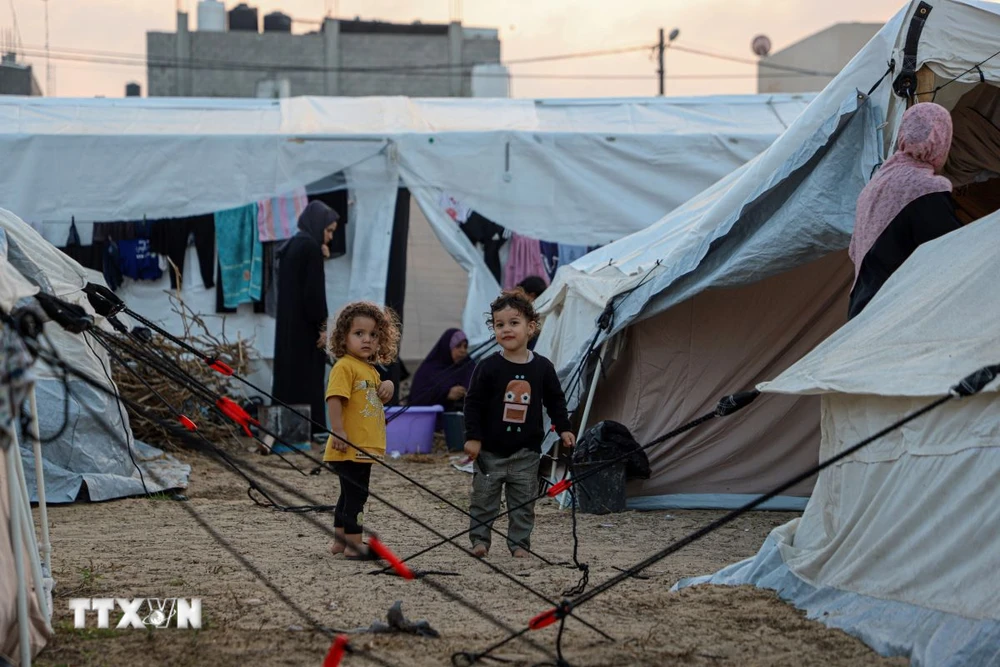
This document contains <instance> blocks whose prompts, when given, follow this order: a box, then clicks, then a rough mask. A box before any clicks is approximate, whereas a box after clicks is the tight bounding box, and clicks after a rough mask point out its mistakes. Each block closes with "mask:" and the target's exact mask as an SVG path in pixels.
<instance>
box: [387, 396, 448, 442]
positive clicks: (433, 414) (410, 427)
mask: <svg viewBox="0 0 1000 667" xmlns="http://www.w3.org/2000/svg"><path fill="white" fill-rule="evenodd" d="M404 410H405V412H403V411H404ZM399 412H402V413H403V414H401V415H399V416H398V417H396V416H395V415H396V414H397V413H399ZM441 412H444V408H442V407H441V406H440V405H433V406H414V407H406V408H403V407H391V408H386V411H385V419H386V422H388V423H387V424H386V427H385V451H386V453H388V454H392V453H393V452H399V453H400V454H430V453H431V449H433V447H434V427H435V426H436V425H437V418H438V414H439V413H441ZM389 420H392V421H389Z"/></svg>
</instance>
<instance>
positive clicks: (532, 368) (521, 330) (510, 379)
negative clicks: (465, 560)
mask: <svg viewBox="0 0 1000 667" xmlns="http://www.w3.org/2000/svg"><path fill="white" fill-rule="evenodd" d="M489 325H490V328H491V329H492V330H493V334H494V335H495V336H496V340H497V342H498V343H499V344H500V347H501V348H502V349H501V351H500V352H498V353H496V354H494V355H492V356H489V357H486V358H485V359H483V360H482V361H480V362H479V365H478V366H476V371H475V373H474V374H473V376H472V384H471V386H470V387H469V391H468V394H467V395H466V397H465V440H466V442H465V453H466V454H468V455H469V456H470V457H471V458H472V459H474V460H475V461H476V463H475V467H476V470H475V473H474V475H473V478H472V500H471V503H470V507H469V513H470V514H471V515H472V517H473V518H472V521H471V525H472V530H471V531H470V533H469V537H470V539H471V540H472V551H473V553H475V554H476V555H477V556H479V557H481V558H482V557H484V556H486V555H487V554H488V553H489V548H490V527H492V525H493V521H494V520H495V519H496V515H497V514H498V513H499V511H500V494H501V492H502V491H503V489H504V487H505V486H506V489H507V491H506V495H507V507H508V508H510V510H511V512H510V514H509V515H508V523H509V526H508V529H507V547H508V548H509V549H510V551H511V554H512V555H513V556H514V557H515V558H524V557H526V556H528V551H527V549H530V548H531V531H532V529H533V528H534V527H535V503H534V500H533V499H534V498H535V496H537V495H538V467H539V462H540V457H541V447H542V440H543V439H544V438H545V431H544V428H543V425H542V405H543V404H544V406H545V409H546V410H547V411H548V413H549V418H550V419H551V420H552V424H553V425H554V426H555V428H556V431H557V432H558V433H559V434H560V436H561V437H562V441H563V443H564V444H565V445H566V446H567V447H572V446H573V445H574V444H576V438H575V437H574V435H573V433H572V431H571V430H570V429H571V428H572V427H571V426H570V423H569V416H568V415H567V414H566V397H565V396H564V395H563V392H562V387H561V386H560V385H559V378H558V377H556V370H555V367H553V365H552V362H551V361H549V360H548V359H546V358H544V357H541V356H538V355H536V354H535V353H534V352H532V351H530V350H529V349H528V341H530V340H531V339H532V337H533V336H534V335H535V334H536V333H537V332H538V315H537V313H535V309H534V307H533V306H532V304H531V301H530V300H529V299H528V297H527V296H526V295H525V293H524V292H523V290H516V291H514V292H505V293H504V294H503V295H501V296H500V297H499V298H498V299H497V300H495V301H494V302H493V303H492V304H491V305H490V321H489ZM521 505H524V506H523V507H521Z"/></svg>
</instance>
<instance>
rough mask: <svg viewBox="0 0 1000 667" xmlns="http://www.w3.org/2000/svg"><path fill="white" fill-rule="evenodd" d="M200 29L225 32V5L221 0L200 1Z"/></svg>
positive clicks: (201, 30)
mask: <svg viewBox="0 0 1000 667" xmlns="http://www.w3.org/2000/svg"><path fill="white" fill-rule="evenodd" d="M198 30H199V31H200V32H225V31H226V7H225V5H223V4H222V3H221V2H219V0H201V2H199V3H198Z"/></svg>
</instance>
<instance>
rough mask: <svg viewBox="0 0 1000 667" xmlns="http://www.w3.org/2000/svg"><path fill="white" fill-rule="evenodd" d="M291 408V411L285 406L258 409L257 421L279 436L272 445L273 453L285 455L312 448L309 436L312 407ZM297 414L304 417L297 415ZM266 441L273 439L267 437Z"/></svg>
mask: <svg viewBox="0 0 1000 667" xmlns="http://www.w3.org/2000/svg"><path fill="white" fill-rule="evenodd" d="M291 408H292V409H291V410H289V409H288V408H286V407H285V406H283V405H269V406H268V405H262V406H260V407H259V408H257V419H259V420H260V423H261V425H262V426H263V427H264V428H265V429H267V430H268V431H269V432H270V433H273V434H275V435H277V436H278V439H277V441H275V442H274V443H273V444H272V445H271V451H272V452H274V453H275V454H284V453H287V452H290V451H291V450H292V449H297V450H301V451H308V450H309V449H310V448H311V447H312V438H311V437H310V435H309V431H310V425H311V424H310V421H309V419H310V412H311V410H312V408H311V406H308V405H293V406H291ZM293 410H294V412H293ZM296 412H298V413H299V414H301V415H302V416H301V417H300V416H299V415H297V414H295V413H296ZM264 440H265V441H271V440H273V438H272V437H271V436H265V437H264ZM269 444H270V443H269Z"/></svg>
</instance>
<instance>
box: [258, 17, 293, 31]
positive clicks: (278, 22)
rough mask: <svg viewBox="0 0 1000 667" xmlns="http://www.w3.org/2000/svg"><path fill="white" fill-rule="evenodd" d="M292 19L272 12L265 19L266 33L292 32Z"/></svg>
mask: <svg viewBox="0 0 1000 667" xmlns="http://www.w3.org/2000/svg"><path fill="white" fill-rule="evenodd" d="M291 31H292V17H291V16H289V15H288V14H282V13H281V12H271V13H270V14H268V15H267V16H265V17H264V32H291Z"/></svg>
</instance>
